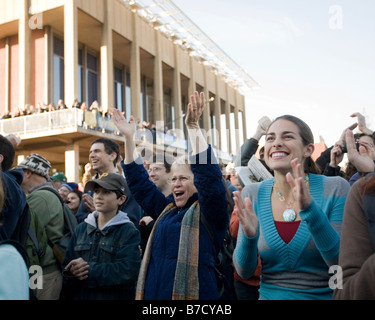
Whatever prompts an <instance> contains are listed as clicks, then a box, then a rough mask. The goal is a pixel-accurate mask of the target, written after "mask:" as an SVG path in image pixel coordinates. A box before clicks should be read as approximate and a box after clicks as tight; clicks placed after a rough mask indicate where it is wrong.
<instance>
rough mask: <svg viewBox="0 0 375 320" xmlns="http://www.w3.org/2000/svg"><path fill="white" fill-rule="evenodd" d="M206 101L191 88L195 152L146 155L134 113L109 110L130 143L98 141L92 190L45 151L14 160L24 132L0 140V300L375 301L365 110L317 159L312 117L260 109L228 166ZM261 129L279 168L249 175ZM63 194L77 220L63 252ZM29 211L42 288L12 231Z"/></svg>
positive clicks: (372, 178) (373, 144) (371, 156)
mask: <svg viewBox="0 0 375 320" xmlns="http://www.w3.org/2000/svg"><path fill="white" fill-rule="evenodd" d="M205 107H206V99H205V96H204V94H203V93H198V92H195V93H194V94H193V95H192V96H191V99H190V103H189V104H188V106H187V111H186V116H185V126H186V128H187V132H188V139H189V142H190V147H191V148H190V149H191V152H190V153H189V155H188V156H187V157H179V158H175V157H173V156H171V155H168V154H164V153H156V154H153V155H152V157H148V158H147V159H146V158H144V157H142V152H141V150H139V149H137V147H136V143H135V140H134V135H135V132H136V129H137V121H136V119H134V118H133V117H132V116H131V117H129V119H128V120H127V119H126V118H125V116H124V114H123V113H122V112H120V111H119V110H114V111H113V114H112V115H111V119H112V121H113V123H114V125H115V126H116V128H117V129H118V130H119V132H121V134H122V136H123V137H124V144H125V154H124V155H121V153H120V147H119V145H118V143H117V142H115V141H113V140H110V139H107V138H99V139H97V140H95V141H93V143H92V144H91V146H90V152H89V155H88V163H87V164H86V166H85V172H84V174H83V177H82V185H83V186H84V189H82V188H80V185H79V184H78V182H72V181H68V180H67V178H66V176H65V175H64V173H63V172H57V173H55V174H53V175H52V176H50V172H49V170H50V168H51V164H50V162H49V161H48V160H47V159H45V158H44V157H42V156H40V155H38V154H31V155H29V156H28V157H26V158H25V160H24V161H22V162H21V163H20V164H19V165H18V166H16V167H15V168H11V166H12V163H13V161H14V152H15V151H14V150H15V148H17V145H18V144H19V139H18V140H17V137H14V136H12V135H11V136H8V137H0V139H1V141H0V160H1V179H0V182H1V183H0V211H1V227H0V240H2V245H0V256H1V257H4V259H2V261H6V263H1V265H0V269H2V270H4V272H7V274H6V275H5V273H4V272H3V271H0V277H1V279H0V287H1V289H0V299H1V298H2V299H6V298H8V299H30V298H35V299H38V300H57V299H64V300H82V299H83V300H95V299H100V300H103V299H113V300H114V299H126V300H134V299H137V300H218V299H223V300H224V299H228V300H229V299H232V300H258V299H262V300H289V299H292V300H300V299H307V300H332V299H375V287H374V285H373V283H374V281H375V273H374V270H375V268H374V264H375V254H374V252H375V224H374V221H375V219H374V217H375V211H374V209H373V208H374V207H375V206H374V204H375V202H374V201H375V197H374V195H375V175H374V174H373V172H374V171H375V162H374V161H375V133H374V132H373V131H372V130H371V129H369V128H367V126H366V119H365V117H364V116H363V115H361V114H360V113H354V114H353V115H352V117H353V118H356V120H357V121H356V123H355V124H353V125H352V126H350V127H349V128H345V130H343V131H342V133H341V135H340V136H339V137H338V141H337V142H336V143H335V145H333V146H332V147H330V148H328V149H327V150H326V151H325V152H323V153H322V155H321V156H320V157H319V158H318V159H317V160H316V161H314V160H313V159H312V157H311V155H312V154H313V152H314V140H313V134H312V132H311V130H310V128H309V126H308V125H307V124H306V123H305V122H304V121H303V120H301V119H299V118H297V117H295V116H292V115H283V116H280V117H278V118H276V119H274V120H273V121H271V119H269V118H268V117H267V116H265V117H262V118H261V119H259V122H258V127H257V128H256V130H255V131H254V135H253V136H252V137H251V138H249V139H246V141H245V142H244V144H243V145H242V146H241V149H240V150H239V152H238V155H237V157H236V159H235V161H234V164H233V166H232V167H231V168H229V167H227V168H225V166H223V165H222V164H220V163H219V161H218V160H217V159H216V156H215V154H214V152H213V150H212V148H211V146H210V145H209V144H207V142H206V139H205V137H204V135H203V134H202V131H201V128H200V126H199V119H200V117H201V116H202V113H203V110H204V108H205ZM145 125H147V126H149V124H145ZM356 128H358V133H355V134H354V133H353V131H354V129H356ZM263 136H264V138H265V139H264V146H263V147H262V148H261V152H259V160H260V162H261V163H262V164H263V165H264V166H265V168H266V169H267V170H268V171H269V173H270V174H271V175H272V178H271V179H268V180H264V181H259V182H255V183H250V184H246V185H245V184H244V182H243V181H242V180H241V177H240V176H239V175H238V174H237V173H236V171H235V169H234V168H235V167H238V166H246V165H247V163H248V161H249V160H250V158H251V157H252V156H255V154H256V153H257V151H258V149H259V143H260V139H261V138H262V137H263ZM345 153H346V154H347V160H348V161H347V165H346V168H344V169H341V168H340V167H339V165H340V164H341V163H343V159H344V154H345ZM46 188H47V189H48V188H50V189H54V190H57V191H58V194H59V197H57V196H56V195H54V194H53V193H52V192H50V190H47V189H46ZM61 201H63V202H64V203H65V205H67V206H68V207H69V208H70V210H71V212H72V213H73V214H74V217H75V219H76V222H77V227H76V228H75V230H74V232H73V234H72V235H71V237H70V240H69V244H68V246H67V247H66V248H65V252H64V258H63V260H62V261H61V262H60V261H59V260H58V259H57V256H56V254H55V252H54V248H55V245H56V244H58V243H59V239H60V238H61V237H62V236H63V234H64V233H65V229H64V223H65V222H64V213H63V210H64V209H63V208H64V207H62V206H61ZM25 208H28V209H29V211H30V213H31V215H30V216H31V222H30V225H32V226H34V229H35V230H38V229H37V227H36V226H37V225H38V224H39V225H41V226H43V228H42V229H41V230H42V231H40V233H43V232H44V234H41V235H37V237H38V239H39V240H40V247H41V248H40V250H42V251H43V255H42V256H41V257H38V258H39V259H38V260H32V261H33V263H35V264H36V265H39V266H40V267H41V268H42V271H43V272H42V279H43V286H42V287H38V288H35V289H32V290H29V289H30V288H29V277H30V275H29V273H28V270H27V266H28V264H27V263H26V262H27V259H25V261H26V262H23V258H22V255H21V254H20V253H19V252H21V251H17V248H16V247H15V246H14V241H13V240H14V237H13V235H14V232H15V230H16V229H17V225H18V221H19V220H20V219H21V217H22V215H23V212H24V209H25ZM207 224H208V225H209V229H208V228H207V227H206V225H207ZM228 232H229V233H230V235H231V238H230V241H231V242H232V244H233V248H234V251H233V252H232V254H233V255H232V259H231V261H230V263H229V264H228V265H227V269H226V272H225V280H226V286H225V292H224V293H223V292H220V290H219V287H220V283H219V282H220V279H219V277H218V272H217V268H216V267H217V265H216V263H217V257H218V248H220V247H221V245H222V243H223V242H224V239H225V237H226V235H227V233H228ZM43 236H44V238H43ZM43 239H44V240H43ZM28 241H29V240H28ZM27 243H30V246H31V247H32V248H33V250H32V251H30V250H29V251H27V250H26V251H27V253H28V255H29V256H30V257H29V258H35V259H36V258H37V256H38V255H37V252H38V250H36V249H35V246H32V244H31V242H30V241H29V242H27ZM30 252H31V253H30ZM30 260H31V259H30ZM34 261H36V262H34ZM12 264H14V265H16V264H17V268H12ZM332 268H334V269H335V268H336V269H335V270H338V271H337V273H333V272H332ZM339 271H341V272H339ZM8 273H9V274H8ZM332 279H335V281H332ZM10 287H11V288H12V290H10V289H9V288H10Z"/></svg>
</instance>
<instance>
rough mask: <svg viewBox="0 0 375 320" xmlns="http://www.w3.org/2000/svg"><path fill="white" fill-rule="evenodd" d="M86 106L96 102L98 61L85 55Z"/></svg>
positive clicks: (89, 55) (91, 56)
mask: <svg viewBox="0 0 375 320" xmlns="http://www.w3.org/2000/svg"><path fill="white" fill-rule="evenodd" d="M86 72H87V106H90V105H91V104H92V103H93V102H94V101H95V100H98V59H97V57H95V56H93V55H91V54H89V53H88V54H87V70H86Z"/></svg>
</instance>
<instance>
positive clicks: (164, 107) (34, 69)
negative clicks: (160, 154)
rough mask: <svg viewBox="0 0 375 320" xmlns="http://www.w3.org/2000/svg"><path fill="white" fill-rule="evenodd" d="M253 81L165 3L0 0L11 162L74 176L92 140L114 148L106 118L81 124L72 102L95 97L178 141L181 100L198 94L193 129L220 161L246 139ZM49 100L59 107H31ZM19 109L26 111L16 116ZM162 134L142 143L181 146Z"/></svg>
mask: <svg viewBox="0 0 375 320" xmlns="http://www.w3.org/2000/svg"><path fill="white" fill-rule="evenodd" d="M256 86H257V83H256V82H255V81H254V80H253V79H252V78H251V77H250V76H249V75H248V74H247V73H246V72H245V71H243V70H242V69H241V68H240V67H239V66H238V65H237V64H236V63H235V62H234V61H233V60H231V59H230V58H229V57H228V56H227V55H226V54H225V53H224V52H223V51H222V50H221V49H220V48H218V47H217V46H216V44H215V43H214V42H213V41H212V40H211V39H209V38H208V37H207V36H206V35H205V34H204V32H202V31H201V30H200V29H199V27H198V26H196V25H195V24H193V23H192V21H191V20H190V19H189V18H188V17H187V16H186V15H185V14H184V13H183V12H182V11H181V10H180V9H179V8H178V7H176V6H175V5H174V4H173V2H172V1H168V0H167V1H157V0H142V1H134V0H16V1H6V0H0V116H4V117H3V119H2V120H1V121H0V133H1V134H9V133H14V134H17V135H19V136H20V137H21V139H22V143H21V145H20V147H19V149H18V150H17V156H18V161H20V160H22V159H23V157H25V156H27V155H28V154H30V153H34V152H35V153H39V154H41V155H43V156H45V157H46V158H47V159H48V160H49V161H50V162H51V163H52V164H53V168H54V170H57V171H64V172H65V173H66V175H67V176H68V178H69V180H70V181H77V182H78V181H80V179H81V175H82V169H83V166H84V165H85V163H87V162H88V154H89V148H90V143H91V142H92V141H93V140H94V139H96V138H98V137H107V138H110V139H114V140H116V141H118V142H119V143H120V145H121V147H122V148H123V143H122V141H123V139H122V137H121V136H119V135H118V133H116V130H115V129H113V128H112V127H111V121H110V120H109V119H108V118H106V117H102V116H96V118H95V119H94V121H95V125H90V123H89V121H88V119H89V118H91V114H89V113H88V111H84V110H82V109H81V108H73V107H72V105H73V103H74V101H75V100H78V101H79V102H80V103H82V102H85V103H86V106H87V109H89V107H90V105H91V104H92V103H93V102H94V101H97V102H98V104H99V105H100V106H101V109H102V112H103V114H106V113H107V112H108V111H110V110H111V109H112V108H117V109H120V110H122V111H124V112H125V114H126V117H129V116H130V115H131V114H132V115H133V116H134V117H135V118H136V119H138V120H139V121H140V123H142V122H143V121H146V122H149V123H151V124H155V125H156V129H157V132H162V131H163V130H164V129H165V126H167V127H168V129H170V130H173V132H175V133H176V132H177V135H178V137H179V138H180V140H181V141H183V140H184V126H183V115H184V112H185V109H186V106H187V104H188V101H189V96H190V95H191V94H192V93H193V92H194V91H195V90H198V91H203V92H205V95H206V97H208V100H209V103H208V105H209V107H208V108H206V109H205V113H204V115H203V119H202V127H203V128H204V129H205V131H206V132H212V134H209V142H210V143H211V144H212V145H213V147H214V148H215V150H216V151H217V152H218V154H219V157H220V158H222V160H228V159H229V158H230V155H231V154H235V153H236V151H237V150H238V149H239V147H240V145H241V143H242V141H243V139H244V137H245V136H246V122H245V119H246V115H245V98H244V92H245V90H248V89H251V88H252V87H256ZM59 100H63V101H64V102H65V104H66V105H67V107H68V108H67V109H64V110H58V111H50V112H40V110H41V109H42V110H43V108H44V107H45V106H46V105H49V104H52V103H53V104H54V105H55V106H57V104H58V102H59ZM30 106H32V107H30ZM25 108H26V109H30V108H31V109H32V110H33V111H32V112H31V111H30V115H25V116H20V117H17V116H16V115H17V112H18V111H19V110H20V109H22V110H23V109H25ZM35 109H36V112H35ZM164 138H166V136H165V135H161V136H160V137H159V139H161V140H157V142H155V141H154V142H153V143H152V142H151V144H153V146H151V147H152V148H164V149H165V148H166V146H168V147H169V151H171V150H172V152H173V148H174V147H175V148H176V150H177V149H178V148H179V147H180V146H181V145H183V143H182V144H181V141H180V142H179V143H178V144H175V145H174V144H173V142H171V143H169V144H167V143H164V142H165V139H164ZM166 139H167V138H166ZM174 139H175V140H174V142H175V141H176V137H174ZM167 140H168V139H167ZM160 141H161V142H160ZM159 142H160V143H159ZM182 149H184V147H182ZM228 156H229V158H228ZM51 173H52V172H51Z"/></svg>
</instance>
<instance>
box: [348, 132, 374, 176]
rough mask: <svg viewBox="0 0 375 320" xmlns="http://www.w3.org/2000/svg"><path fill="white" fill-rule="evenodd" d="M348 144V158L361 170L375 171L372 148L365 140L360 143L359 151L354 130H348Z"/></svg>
mask: <svg viewBox="0 0 375 320" xmlns="http://www.w3.org/2000/svg"><path fill="white" fill-rule="evenodd" d="M345 138H346V146H347V149H348V159H349V161H350V162H351V163H352V164H353V165H354V166H355V167H356V169H357V170H358V171H359V172H372V171H374V169H375V168H374V167H375V166H374V161H373V158H372V157H371V154H372V152H373V151H372V149H371V148H370V147H369V146H366V144H365V143H364V142H361V143H360V146H359V151H357V149H356V147H355V140H354V134H353V132H352V131H350V130H347V131H346V137H345Z"/></svg>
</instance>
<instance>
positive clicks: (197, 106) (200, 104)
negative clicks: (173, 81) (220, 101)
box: [185, 91, 206, 129]
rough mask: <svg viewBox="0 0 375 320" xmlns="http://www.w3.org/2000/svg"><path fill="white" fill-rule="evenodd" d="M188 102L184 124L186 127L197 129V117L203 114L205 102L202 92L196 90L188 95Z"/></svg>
mask: <svg viewBox="0 0 375 320" xmlns="http://www.w3.org/2000/svg"><path fill="white" fill-rule="evenodd" d="M190 101H191V102H190V103H189V104H188V109H187V113H186V118H185V125H186V127H187V128H188V129H199V119H200V117H201V116H202V114H203V110H204V107H205V104H206V99H205V97H204V93H203V92H201V93H200V94H199V93H198V92H197V91H196V92H194V94H193V95H192V96H191V97H190Z"/></svg>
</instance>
